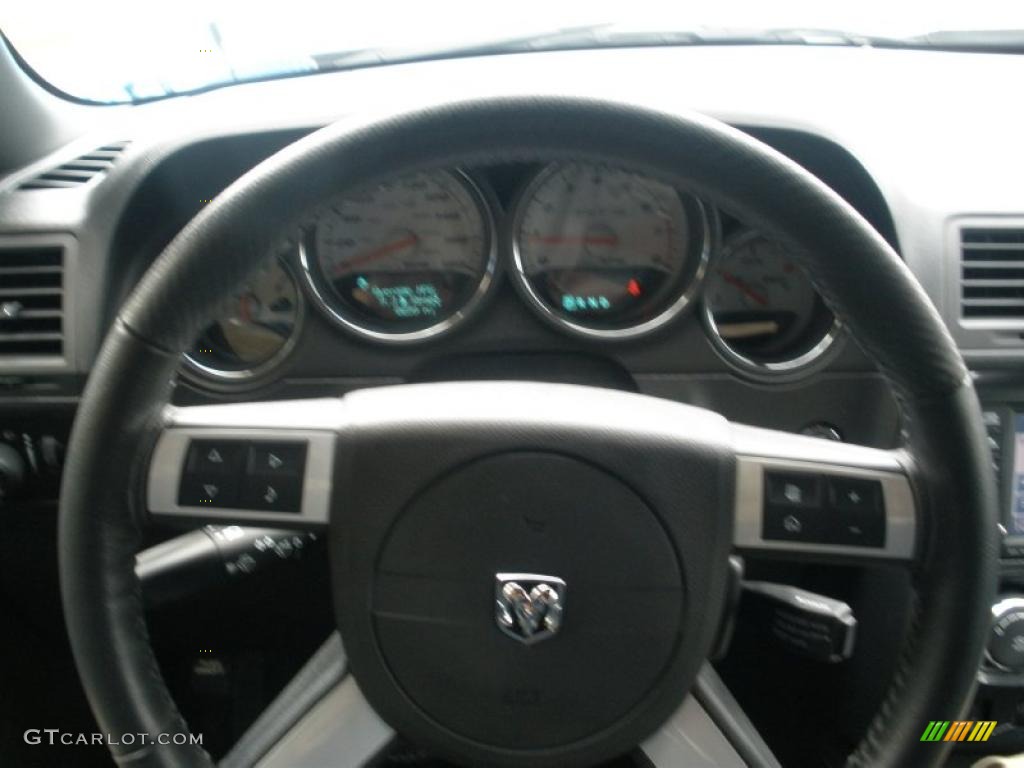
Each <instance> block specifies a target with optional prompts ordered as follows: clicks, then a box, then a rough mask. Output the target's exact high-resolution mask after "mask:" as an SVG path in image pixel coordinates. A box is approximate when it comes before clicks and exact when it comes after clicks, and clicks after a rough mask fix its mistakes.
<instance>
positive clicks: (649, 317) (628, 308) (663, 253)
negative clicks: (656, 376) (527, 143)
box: [514, 163, 705, 338]
mask: <svg viewBox="0 0 1024 768" xmlns="http://www.w3.org/2000/svg"><path fill="white" fill-rule="evenodd" d="M514 229H515V231H514V262H515V263H514V267H515V274H514V276H515V277H516V278H517V280H518V283H519V285H520V287H521V288H523V289H524V292H525V294H526V297H527V298H528V299H529V300H530V301H531V302H532V303H533V304H534V305H535V306H536V307H537V308H539V309H540V310H541V312H542V314H543V315H544V316H546V317H547V318H548V319H553V320H554V321H555V322H556V323H557V324H559V325H561V326H562V327H564V328H567V329H569V330H571V331H574V332H577V333H580V334H583V335H591V336H600V337H604V338H612V337H616V336H635V335H639V334H640V333H644V332H646V331H648V330H652V329H653V328H654V327H657V326H659V325H661V324H662V323H663V322H664V321H665V320H667V319H668V318H669V317H671V316H672V315H674V314H675V313H676V312H678V311H679V310H680V309H682V308H683V306H684V305H685V304H686V302H687V301H688V291H689V289H690V288H691V287H692V286H693V285H694V283H695V282H696V280H697V279H698V278H699V277H700V274H701V267H702V264H701V257H702V251H703V246H704V237H705V231H704V230H705V222H704V220H703V216H702V211H701V209H700V206H699V204H698V203H696V201H693V200H688V199H686V198H684V197H683V196H681V195H680V194H679V193H678V192H677V191H676V190H675V189H673V188H672V187H670V186H668V185H666V184H662V183H661V182H659V181H656V180H654V179H650V178H647V177H645V176H642V175H639V174H636V173H631V172H629V171H627V170H622V169H618V168H612V167H609V166H604V165H598V164H591V163H564V164H559V165H553V166H549V167H548V168H546V169H544V170H543V171H541V173H540V174H539V175H538V176H537V177H536V178H535V179H534V181H533V182H532V183H531V184H530V185H529V186H528V187H527V188H526V190H525V191H524V193H523V195H522V199H521V200H520V202H519V204H518V206H517V212H516V216H515V225H514Z"/></svg>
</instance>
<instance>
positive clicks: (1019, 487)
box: [1010, 414, 1024, 534]
mask: <svg viewBox="0 0 1024 768" xmlns="http://www.w3.org/2000/svg"><path fill="white" fill-rule="evenodd" d="M1014 421H1015V426H1016V435H1015V437H1014V441H1013V449H1014V450H1013V492H1012V493H1011V494H1010V504H1011V506H1010V515H1011V519H1012V522H1013V533H1015V534H1024V414H1017V416H1016V417H1015V419H1014Z"/></svg>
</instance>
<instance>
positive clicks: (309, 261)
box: [298, 168, 498, 345]
mask: <svg viewBox="0 0 1024 768" xmlns="http://www.w3.org/2000/svg"><path fill="white" fill-rule="evenodd" d="M435 173H441V174H445V175H448V176H450V177H452V179H453V180H454V181H455V182H456V183H459V184H462V186H463V187H465V188H466V189H467V190H468V191H469V194H470V197H472V198H473V200H474V201H475V202H476V204H477V209H478V210H479V212H480V218H481V219H482V220H483V223H484V229H485V230H486V232H487V237H488V241H489V244H488V250H487V254H486V258H487V261H486V263H485V264H484V271H483V274H482V275H481V277H480V283H479V284H478V285H477V287H476V290H475V291H474V292H473V294H472V295H471V296H470V297H469V299H468V300H467V301H466V303H465V305H463V306H462V307H461V308H460V309H458V310H457V311H455V312H453V313H452V314H451V315H449V316H448V317H446V318H444V319H443V320H441V321H439V322H437V323H435V324H434V325H431V326H428V327H427V328H422V329H420V330H418V331H408V332H406V333H387V332H386V331H378V330H374V329H373V328H367V327H365V326H364V325H362V324H361V323H360V322H359V321H357V320H354V319H352V318H350V317H348V316H347V315H346V314H345V313H344V312H343V311H341V310H340V309H339V308H338V307H337V306H336V303H335V302H333V301H331V299H330V291H329V290H328V289H325V288H324V287H322V286H321V285H320V284H319V283H320V278H319V277H318V276H317V273H318V272H319V267H318V265H317V264H315V263H314V261H315V256H314V255H312V254H311V253H310V248H309V247H308V244H307V239H308V237H307V235H306V234H304V235H303V236H302V237H300V238H299V245H298V256H299V264H300V265H301V267H302V274H303V277H304V280H303V282H304V283H305V285H306V287H307V288H308V289H309V292H310V294H311V295H312V297H313V300H314V302H315V303H316V305H317V306H318V307H320V309H321V310H322V311H323V312H324V313H325V314H326V316H327V318H328V319H329V320H331V321H332V322H333V323H334V324H335V325H337V326H339V327H340V328H342V329H343V330H345V331H348V332H350V333H352V334H354V335H356V336H359V337H361V338H364V339H370V340H372V341H376V342H380V343H382V344H394V345H401V344H415V343H417V342H422V341H426V340H428V339H433V338H436V337H438V336H441V335H443V334H446V333H448V332H449V331H451V330H452V329H454V328H455V327H457V326H459V325H462V323H463V322H465V321H466V320H467V319H468V318H470V317H472V316H473V315H474V314H475V313H476V311H477V310H478V309H479V308H480V305H481V304H482V302H483V300H484V298H485V297H486V296H487V295H488V294H489V293H490V292H491V289H492V288H493V287H494V285H496V283H497V280H496V278H497V273H498V235H497V226H496V224H495V221H494V211H493V210H492V204H491V202H490V199H489V198H488V196H486V195H484V193H483V191H482V190H481V189H480V186H479V185H478V184H477V183H476V182H475V181H473V180H472V179H471V178H470V177H469V175H468V174H467V173H466V172H464V171H462V170H461V169H458V168H456V169H452V170H437V171H435Z"/></svg>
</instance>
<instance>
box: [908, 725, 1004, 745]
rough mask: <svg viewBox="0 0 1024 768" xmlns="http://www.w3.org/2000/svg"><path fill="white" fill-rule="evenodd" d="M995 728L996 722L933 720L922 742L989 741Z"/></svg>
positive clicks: (922, 736) (923, 735)
mask: <svg viewBox="0 0 1024 768" xmlns="http://www.w3.org/2000/svg"><path fill="white" fill-rule="evenodd" d="M995 728H996V721H995V720H977V721H975V720H953V721H952V722H951V721H949V720H932V721H930V722H929V723H928V727H927V728H925V729H924V733H922V734H921V741H988V739H989V737H990V736H991V735H992V731H994V730H995Z"/></svg>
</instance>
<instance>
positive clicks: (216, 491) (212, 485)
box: [178, 472, 238, 507]
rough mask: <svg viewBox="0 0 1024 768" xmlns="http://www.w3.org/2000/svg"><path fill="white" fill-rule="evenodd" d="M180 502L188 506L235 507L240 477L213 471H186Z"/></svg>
mask: <svg viewBox="0 0 1024 768" xmlns="http://www.w3.org/2000/svg"><path fill="white" fill-rule="evenodd" d="M178 503H179V504H181V505H182V506H186V507H235V506H237V504H238V478H237V477H236V476H235V475H225V474H216V473H211V472H203V473H188V472H186V473H185V475H184V476H183V477H182V479H181V488H180V490H179V492H178Z"/></svg>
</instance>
